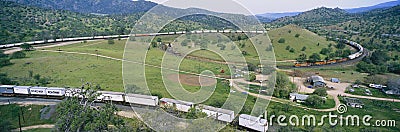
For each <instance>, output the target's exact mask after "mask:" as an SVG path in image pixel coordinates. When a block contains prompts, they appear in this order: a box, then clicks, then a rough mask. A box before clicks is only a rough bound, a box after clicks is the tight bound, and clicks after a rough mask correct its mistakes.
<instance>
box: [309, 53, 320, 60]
mask: <svg viewBox="0 0 400 132" xmlns="http://www.w3.org/2000/svg"><path fill="white" fill-rule="evenodd" d="M320 60H321V56H320V55H319V54H318V53H313V54H312V55H311V56H310V61H312V62H316V61H320Z"/></svg>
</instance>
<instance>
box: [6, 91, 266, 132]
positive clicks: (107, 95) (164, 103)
mask: <svg viewBox="0 0 400 132" xmlns="http://www.w3.org/2000/svg"><path fill="white" fill-rule="evenodd" d="M83 91H84V89H75V88H57V87H38V86H15V85H0V95H1V96H17V97H21V96H22V97H36V98H56V99H63V98H68V97H78V98H84V95H83V94H80V93H82V92H83ZM97 93H98V94H99V96H98V97H97V98H96V100H95V101H97V102H104V101H112V102H117V103H121V104H130V105H138V106H148V107H174V108H175V109H176V110H178V111H181V112H189V109H190V108H193V107H194V108H196V109H199V110H201V111H202V112H204V113H206V114H207V116H208V117H210V118H213V119H215V120H218V121H222V122H226V123H231V122H233V120H234V119H235V112H234V111H232V110H228V109H222V108H215V107H212V106H207V105H202V104H198V105H197V106H196V105H195V103H192V102H187V101H181V100H175V99H170V98H161V99H159V98H158V96H149V95H140V94H128V93H122V92H110V91H98V92H97ZM260 121H262V122H260ZM239 125H240V126H243V127H245V128H247V129H251V130H255V131H262V132H266V131H267V130H268V125H267V121H266V120H265V119H259V118H258V117H254V116H251V115H245V114H241V115H239Z"/></svg>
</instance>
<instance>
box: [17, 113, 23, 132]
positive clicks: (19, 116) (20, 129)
mask: <svg viewBox="0 0 400 132" xmlns="http://www.w3.org/2000/svg"><path fill="white" fill-rule="evenodd" d="M18 124H19V131H20V132H22V128H21V115H20V113H18Z"/></svg>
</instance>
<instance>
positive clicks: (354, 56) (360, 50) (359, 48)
mask: <svg viewBox="0 0 400 132" xmlns="http://www.w3.org/2000/svg"><path fill="white" fill-rule="evenodd" d="M336 40H339V41H341V42H343V43H345V44H347V45H349V46H351V47H354V48H356V49H357V52H356V53H354V54H351V55H349V56H347V57H346V58H338V59H331V60H324V61H317V62H314V63H311V62H304V63H295V64H294V67H309V66H321V65H329V64H336V63H341V62H346V61H349V60H354V59H357V58H359V57H362V56H363V54H364V50H365V49H364V47H362V46H361V45H360V44H358V43H356V42H353V41H349V40H345V39H338V38H337V39H336Z"/></svg>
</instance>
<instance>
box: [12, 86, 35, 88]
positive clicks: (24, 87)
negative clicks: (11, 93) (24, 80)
mask: <svg viewBox="0 0 400 132" xmlns="http://www.w3.org/2000/svg"><path fill="white" fill-rule="evenodd" d="M31 87H32V86H15V87H14V88H31Z"/></svg>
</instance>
